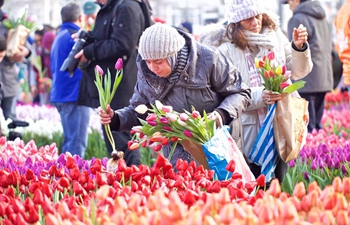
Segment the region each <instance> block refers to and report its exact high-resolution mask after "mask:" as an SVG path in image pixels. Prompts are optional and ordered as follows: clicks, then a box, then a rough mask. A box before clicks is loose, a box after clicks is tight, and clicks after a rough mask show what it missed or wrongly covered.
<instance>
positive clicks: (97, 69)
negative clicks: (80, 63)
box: [95, 65, 104, 76]
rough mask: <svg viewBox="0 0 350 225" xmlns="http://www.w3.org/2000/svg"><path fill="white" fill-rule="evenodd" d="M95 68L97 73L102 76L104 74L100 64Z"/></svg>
mask: <svg viewBox="0 0 350 225" xmlns="http://www.w3.org/2000/svg"><path fill="white" fill-rule="evenodd" d="M95 70H96V71H97V73H98V74H99V75H100V76H102V75H103V74H104V72H103V69H102V68H101V67H100V66H99V65H96V66H95Z"/></svg>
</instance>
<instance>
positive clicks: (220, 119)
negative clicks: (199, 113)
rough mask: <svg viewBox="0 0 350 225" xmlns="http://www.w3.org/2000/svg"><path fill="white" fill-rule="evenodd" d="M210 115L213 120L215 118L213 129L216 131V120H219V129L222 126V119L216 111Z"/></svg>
mask: <svg viewBox="0 0 350 225" xmlns="http://www.w3.org/2000/svg"><path fill="white" fill-rule="evenodd" d="M212 114H213V116H214V118H215V129H216V118H219V122H220V124H219V127H222V126H224V124H223V122H222V117H221V115H220V113H218V111H216V110H214V111H213V112H212Z"/></svg>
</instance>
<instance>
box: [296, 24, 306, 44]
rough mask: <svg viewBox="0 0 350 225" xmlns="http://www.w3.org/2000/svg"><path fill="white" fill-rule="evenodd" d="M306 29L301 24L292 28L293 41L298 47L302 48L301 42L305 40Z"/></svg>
mask: <svg viewBox="0 0 350 225" xmlns="http://www.w3.org/2000/svg"><path fill="white" fill-rule="evenodd" d="M307 35H308V33H307V30H306V27H304V25H303V24H300V25H299V27H298V28H295V27H294V30H293V43H294V45H295V46H296V47H297V48H298V49H302V48H303V44H304V43H305V42H307Z"/></svg>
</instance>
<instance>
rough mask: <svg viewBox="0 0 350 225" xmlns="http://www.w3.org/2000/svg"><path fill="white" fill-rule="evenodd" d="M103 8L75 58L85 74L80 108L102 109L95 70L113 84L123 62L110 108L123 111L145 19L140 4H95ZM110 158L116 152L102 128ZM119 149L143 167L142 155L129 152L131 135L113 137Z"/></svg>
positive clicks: (115, 0)
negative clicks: (97, 69)
mask: <svg viewBox="0 0 350 225" xmlns="http://www.w3.org/2000/svg"><path fill="white" fill-rule="evenodd" d="M95 2H96V3H97V4H99V5H100V7H101V9H100V10H99V12H98V14H97V17H96V21H95V26H94V28H93V30H92V31H90V32H89V33H88V35H89V37H88V41H87V43H88V44H87V45H86V46H85V47H84V48H83V50H81V51H80V52H79V53H78V54H77V55H76V56H75V57H76V58H80V68H81V69H82V70H83V77H82V80H81V85H80V91H79V98H78V104H79V105H85V106H89V107H92V108H97V107H98V106H100V102H99V97H98V91H97V88H96V86H95V83H94V81H95V72H94V68H95V66H96V65H99V66H100V67H101V68H102V69H103V71H104V72H105V73H107V69H109V70H110V72H111V75H112V84H113V83H114V78H115V75H116V69H115V63H116V62H117V60H118V58H122V59H123V65H124V67H123V70H124V76H123V79H122V81H121V83H120V85H119V87H118V90H117V91H116V93H115V96H114V98H113V99H112V102H111V106H112V107H113V108H114V109H120V108H123V107H125V106H128V105H129V99H130V97H131V96H132V94H133V87H134V86H135V83H136V77H137V67H136V56H137V46H138V40H139V38H140V36H141V34H142V32H143V30H144V29H145V18H144V14H143V13H142V10H141V7H140V4H139V2H138V1H134V0H132V1H131V0H96V1H95ZM103 131H104V136H105V140H106V146H107V150H108V152H109V154H111V153H112V151H113V149H112V147H111V145H110V143H109V141H107V140H108V138H107V136H106V133H105V129H104V128H103ZM113 136H114V139H115V143H116V148H117V150H121V151H123V152H124V159H125V161H126V163H127V164H128V165H132V164H134V165H138V164H140V153H139V151H132V152H131V151H129V150H128V148H127V141H128V140H130V139H131V135H130V133H129V131H125V132H114V133H113Z"/></svg>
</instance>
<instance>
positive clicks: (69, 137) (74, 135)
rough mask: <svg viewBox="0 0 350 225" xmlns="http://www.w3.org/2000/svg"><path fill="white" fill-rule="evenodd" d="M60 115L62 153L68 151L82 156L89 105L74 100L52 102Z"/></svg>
mask: <svg viewBox="0 0 350 225" xmlns="http://www.w3.org/2000/svg"><path fill="white" fill-rule="evenodd" d="M51 104H52V105H54V106H55V107H56V108H57V110H58V112H59V114H60V117H61V123H62V127H63V143H62V153H65V152H70V153H71V154H72V155H79V156H80V157H81V158H84V154H85V151H86V147H87V141H88V126H89V121H90V107H86V106H81V105H77V103H75V102H68V103H58V102H52V103H51Z"/></svg>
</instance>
